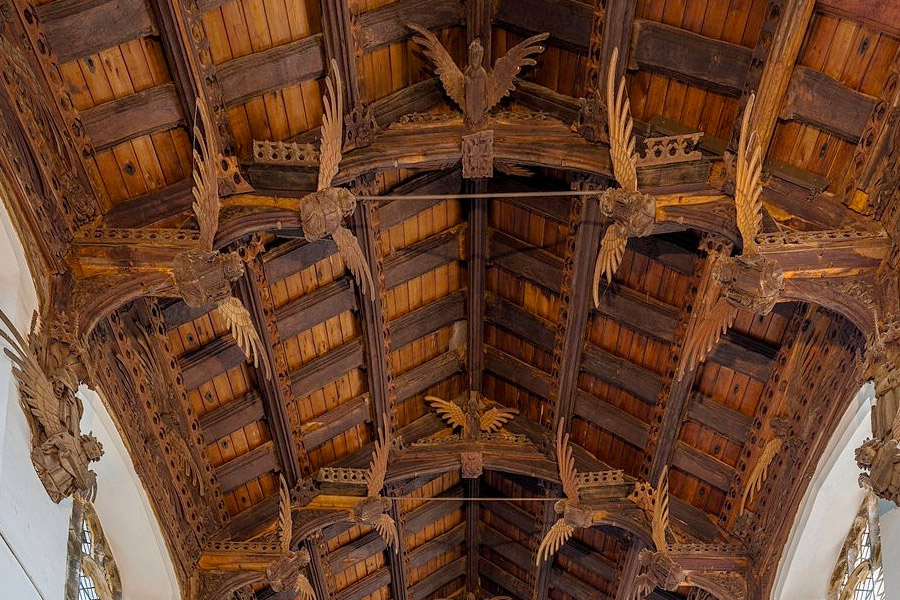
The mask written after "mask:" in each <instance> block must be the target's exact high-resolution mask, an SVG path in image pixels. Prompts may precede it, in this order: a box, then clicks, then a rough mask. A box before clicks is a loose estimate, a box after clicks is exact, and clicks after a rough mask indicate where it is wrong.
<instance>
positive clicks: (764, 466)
mask: <svg viewBox="0 0 900 600" xmlns="http://www.w3.org/2000/svg"><path fill="white" fill-rule="evenodd" d="M781 444H782V441H781V438H777V437H776V438H772V439H771V440H769V441H768V442H767V443H766V445H765V446H764V447H763V451H762V454H760V455H759V460H757V461H756V466H754V467H753V470H752V471H750V476H749V477H748V478H747V487H746V488H745V489H744V496H743V497H742V498H741V510H740V511H739V512H738V514H739V515H742V514H744V508H745V507H746V506H747V503H748V502H752V501H753V496H754V495H755V494H756V492H758V491H759V489H760V488H761V487H762V484H763V482H764V481H765V480H766V477H767V476H768V474H769V465H770V464H772V460H773V459H774V458H775V455H776V454H778V451H779V450H781Z"/></svg>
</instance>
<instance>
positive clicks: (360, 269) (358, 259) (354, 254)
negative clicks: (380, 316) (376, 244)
mask: <svg viewBox="0 0 900 600" xmlns="http://www.w3.org/2000/svg"><path fill="white" fill-rule="evenodd" d="M331 237H332V238H333V239H334V243H335V244H337V247H338V252H340V253H341V257H342V258H343V259H344V262H345V263H347V268H348V269H350V272H351V273H353V277H354V279H356V284H357V285H358V286H359V289H360V291H361V292H362V293H363V294H366V295H371V294H374V293H375V283H374V282H373V281H372V272H371V271H370V270H369V264H368V263H367V262H366V257H365V256H363V253H362V248H360V247H359V240H357V239H356V236H355V235H353V234H352V233H351V232H350V230H349V229H347V228H346V227H343V226H341V227H338V228H337V229H335V230H334V233H332V234H331Z"/></svg>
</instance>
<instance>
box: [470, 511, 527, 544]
mask: <svg viewBox="0 0 900 600" xmlns="http://www.w3.org/2000/svg"><path fill="white" fill-rule="evenodd" d="M485 506H486V508H487V510H488V511H490V512H491V513H493V514H494V515H496V516H498V517H500V518H501V519H503V520H504V521H506V522H507V523H509V524H510V525H513V526H514V527H515V528H516V529H519V530H520V531H522V532H523V533H525V534H526V535H534V534H536V533H537V521H535V519H534V516H533V515H532V514H531V513H530V512H528V511H526V510H524V509H522V508H519V507H518V506H516V505H515V504H513V503H512V502H506V501H503V502H488V503H486V505H485ZM489 529H490V527H489V526H487V525H485V528H484V532H485V533H484V537H483V540H484V543H485V544H487V543H488V539H489V538H488V537H487V536H488V531H489Z"/></svg>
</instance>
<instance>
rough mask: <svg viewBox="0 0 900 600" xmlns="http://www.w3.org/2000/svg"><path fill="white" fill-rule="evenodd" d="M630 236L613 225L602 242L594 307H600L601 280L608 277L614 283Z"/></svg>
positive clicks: (598, 259)
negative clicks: (614, 276) (614, 275)
mask: <svg viewBox="0 0 900 600" xmlns="http://www.w3.org/2000/svg"><path fill="white" fill-rule="evenodd" d="M627 243H628V236H626V235H625V232H624V231H623V230H622V227H621V226H620V225H619V224H618V223H611V224H610V225H609V227H607V228H606V233H604V234H603V239H602V240H601V241H600V252H598V253H597V262H596V264H595V265H594V283H593V286H594V306H595V307H599V306H600V279H601V278H602V277H606V281H607V283H612V278H613V274H614V273H615V272H616V271H617V270H618V268H619V264H620V263H621V262H622V257H623V256H625V245H626V244H627Z"/></svg>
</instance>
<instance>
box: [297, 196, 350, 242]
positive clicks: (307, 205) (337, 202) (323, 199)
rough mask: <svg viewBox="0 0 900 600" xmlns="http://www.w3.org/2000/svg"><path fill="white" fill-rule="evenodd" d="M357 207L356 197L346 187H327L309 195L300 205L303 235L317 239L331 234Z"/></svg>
mask: <svg viewBox="0 0 900 600" xmlns="http://www.w3.org/2000/svg"><path fill="white" fill-rule="evenodd" d="M355 209H356V197H355V196H354V195H353V194H352V193H351V192H350V191H349V190H347V189H344V188H334V187H332V188H327V189H324V190H322V191H321V192H318V193H316V194H310V195H309V196H307V197H306V198H305V199H304V200H303V201H302V203H301V205H300V224H301V226H302V227H303V235H304V236H305V237H306V239H307V240H309V241H311V242H312V241H315V240H318V239H321V238H323V237H325V236H326V235H331V234H332V233H334V231H335V230H336V229H337V228H338V227H340V226H341V222H342V220H343V219H344V218H345V217H348V216H350V215H351V214H353V211H354V210H355Z"/></svg>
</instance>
